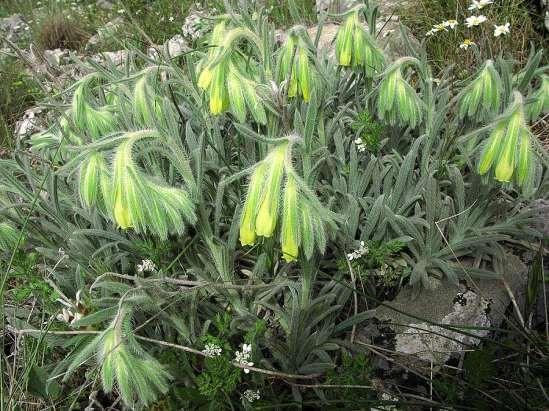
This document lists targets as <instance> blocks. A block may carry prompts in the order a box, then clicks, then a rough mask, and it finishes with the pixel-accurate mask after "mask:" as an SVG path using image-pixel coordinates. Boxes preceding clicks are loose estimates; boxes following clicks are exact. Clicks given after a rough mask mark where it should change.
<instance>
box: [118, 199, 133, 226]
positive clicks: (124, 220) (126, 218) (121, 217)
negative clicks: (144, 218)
mask: <svg viewBox="0 0 549 411" xmlns="http://www.w3.org/2000/svg"><path fill="white" fill-rule="evenodd" d="M114 219H115V221H116V223H117V224H118V226H119V227H120V228H121V229H123V230H125V229H127V228H131V227H132V222H131V217H130V212H129V210H128V209H127V208H126V207H124V206H123V205H122V201H121V200H120V198H118V199H117V200H116V202H115V205H114Z"/></svg>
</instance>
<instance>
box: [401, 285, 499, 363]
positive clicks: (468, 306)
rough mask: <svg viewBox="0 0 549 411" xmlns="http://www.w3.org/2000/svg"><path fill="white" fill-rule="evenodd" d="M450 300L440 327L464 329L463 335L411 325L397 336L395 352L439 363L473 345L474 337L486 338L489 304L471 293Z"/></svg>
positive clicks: (426, 324) (433, 326) (460, 294)
mask: <svg viewBox="0 0 549 411" xmlns="http://www.w3.org/2000/svg"><path fill="white" fill-rule="evenodd" d="M454 301H455V302H454V309H453V311H452V312H450V313H448V314H447V315H445V316H444V317H443V318H442V320H441V321H440V324H441V325H448V326H452V327H455V328H457V329H460V328H461V327H463V326H465V327H466V328H465V329H464V331H466V333H467V334H464V333H460V332H458V331H453V330H451V329H448V328H445V327H441V326H438V325H433V324H428V323H426V322H422V323H414V324H410V325H409V327H408V328H407V329H405V330H404V331H403V332H402V333H401V334H398V335H397V337H396V351H398V352H399V353H403V354H415V355H417V357H418V358H420V359H422V360H424V361H427V362H429V363H433V364H443V363H445V362H446V361H448V360H449V359H450V357H451V356H452V355H454V354H457V353H460V352H462V350H463V349H464V348H467V347H470V346H472V345H477V344H478V343H479V342H480V338H478V337H486V335H488V330H487V328H488V327H490V325H491V323H490V319H489V318H488V315H487V312H488V308H489V302H488V301H486V300H485V299H484V298H482V297H481V296H479V295H478V294H476V293H474V292H473V291H471V290H468V291H466V292H464V293H458V294H457V295H456V297H455V299H454ZM470 327H478V328H476V329H474V328H470ZM468 334H473V336H472V335H468ZM475 336H476V337H475Z"/></svg>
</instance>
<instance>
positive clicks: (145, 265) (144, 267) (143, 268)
mask: <svg viewBox="0 0 549 411" xmlns="http://www.w3.org/2000/svg"><path fill="white" fill-rule="evenodd" d="M153 271H156V266H155V265H154V263H153V262H152V261H151V260H149V259H147V260H142V261H141V264H137V272H138V273H145V272H153Z"/></svg>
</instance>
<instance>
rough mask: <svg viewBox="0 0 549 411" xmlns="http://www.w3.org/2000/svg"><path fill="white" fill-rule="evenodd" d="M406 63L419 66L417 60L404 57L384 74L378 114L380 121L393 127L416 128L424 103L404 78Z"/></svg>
mask: <svg viewBox="0 0 549 411" xmlns="http://www.w3.org/2000/svg"><path fill="white" fill-rule="evenodd" d="M406 63H413V64H416V65H419V61H418V60H417V59H415V58H411V57H403V58H400V59H399V60H397V61H395V62H394V63H393V65H392V66H391V67H389V68H388V69H387V70H386V71H385V73H383V74H382V77H383V80H382V81H381V83H380V85H379V96H378V101H377V113H378V116H379V118H380V119H382V120H384V119H385V120H387V121H388V122H389V124H391V125H393V126H394V125H399V126H402V127H406V126H408V127H411V128H415V127H416V126H417V125H419V123H420V122H421V119H422V107H423V102H422V101H421V98H420V97H419V96H418V94H417V93H416V91H415V90H414V89H413V87H412V86H410V84H408V82H407V81H406V80H404V77H403V76H402V67H403V66H404V65H405V64H406Z"/></svg>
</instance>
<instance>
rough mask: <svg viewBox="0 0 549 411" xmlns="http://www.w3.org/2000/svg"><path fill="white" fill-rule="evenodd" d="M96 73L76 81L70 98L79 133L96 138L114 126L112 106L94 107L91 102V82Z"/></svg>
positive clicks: (107, 132)
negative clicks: (76, 84)
mask: <svg viewBox="0 0 549 411" xmlns="http://www.w3.org/2000/svg"><path fill="white" fill-rule="evenodd" d="M95 80H97V74H95V73H93V74H90V75H88V76H86V77H84V78H83V79H81V80H80V81H79V82H78V86H77V87H76V90H75V91H74V95H73V98H72V110H71V113H72V120H73V123H74V126H75V127H76V129H77V130H78V131H79V132H80V133H85V134H87V135H88V136H90V138H91V139H92V140H97V139H98V138H100V137H103V136H104V135H106V134H109V133H111V132H112V131H114V130H115V128H116V119H115V116H114V113H113V111H112V106H103V107H95V106H94V105H93V103H92V100H93V98H92V84H93V81H95Z"/></svg>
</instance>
